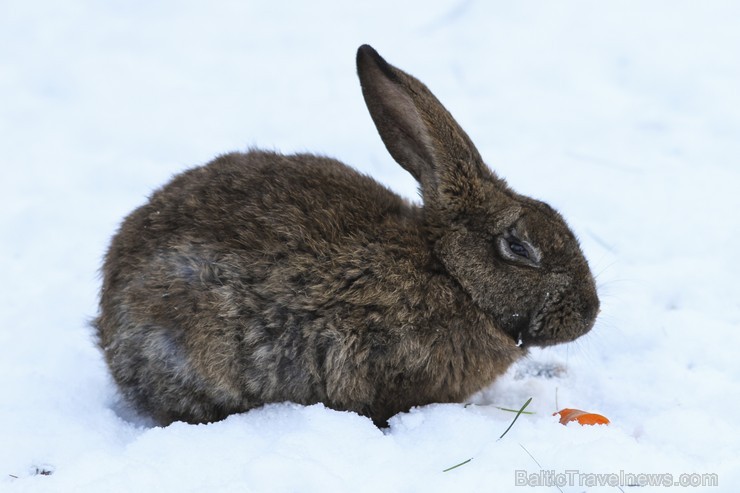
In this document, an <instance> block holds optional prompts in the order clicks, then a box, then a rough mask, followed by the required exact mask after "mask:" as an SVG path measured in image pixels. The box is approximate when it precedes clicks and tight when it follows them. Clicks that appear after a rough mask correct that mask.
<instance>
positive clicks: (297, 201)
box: [94, 45, 599, 426]
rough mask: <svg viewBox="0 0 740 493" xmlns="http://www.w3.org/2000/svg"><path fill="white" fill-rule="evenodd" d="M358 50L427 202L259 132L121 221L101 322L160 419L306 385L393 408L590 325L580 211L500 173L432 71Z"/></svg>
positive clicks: (380, 408) (452, 392)
mask: <svg viewBox="0 0 740 493" xmlns="http://www.w3.org/2000/svg"><path fill="white" fill-rule="evenodd" d="M357 68H358V74H359V78H360V82H361V86H362V92H363V96H364V98H365V101H366V103H367V107H368V109H369V111H370V114H371V117H372V119H373V121H374V122H375V125H376V127H377V128H378V131H379V133H380V136H381V138H382V140H383V142H384V143H385V145H386V147H387V149H388V151H389V152H390V154H391V155H392V156H393V158H394V159H395V160H396V161H397V162H398V163H399V164H400V165H401V166H402V167H403V168H405V169H406V170H407V171H408V172H410V173H411V174H412V175H413V176H414V178H415V179H416V180H417V181H418V182H419V185H420V192H421V196H422V199H423V205H422V206H418V205H414V204H412V203H410V202H408V201H406V200H404V199H402V198H401V197H399V196H398V195H396V194H395V193H393V192H391V191H389V190H388V189H386V188H385V187H383V186H381V185H380V184H378V183H377V182H376V181H375V180H373V179H372V178H370V177H368V176H366V175H363V174H361V173H359V172H357V171H355V170H354V169H352V168H350V167H348V166H346V165H345V164H342V163H341V162H338V161H336V160H334V159H330V158H326V157H321V156H316V155H312V154H296V155H281V154H277V153H273V152H264V151H258V150H253V151H250V152H247V153H231V154H226V155H222V156H220V157H218V158H216V159H215V160H213V161H212V162H210V163H208V164H206V165H204V166H201V167H197V168H194V169H190V170H188V171H186V172H184V173H182V174H180V175H178V176H176V177H174V179H172V181H171V182H170V183H168V184H167V185H165V186H164V187H162V188H161V189H159V190H157V191H156V192H155V193H154V194H153V195H152V196H151V198H150V200H149V201H148V202H147V203H146V204H144V205H143V206H141V207H139V208H138V209H136V210H135V211H134V212H132V213H131V214H130V215H129V216H128V217H127V218H126V219H125V220H124V222H123V224H122V225H121V227H120V229H119V231H118V232H117V234H116V235H115V236H114V237H113V240H112V242H111V245H110V248H109V250H108V252H107V255H106V257H105V262H104V266H103V285H102V290H101V299H100V312H99V316H98V317H97V319H96V320H95V321H94V325H95V327H96V329H97V335H98V337H99V343H100V346H101V348H102V349H103V352H104V355H105V359H106V361H107V364H108V366H109V367H110V370H111V373H112V375H113V377H114V379H115V381H116V383H117V385H118V387H119V389H120V391H121V393H122V395H123V396H124V397H125V398H126V399H127V400H128V401H129V402H130V403H132V404H133V405H134V407H135V408H136V409H138V410H139V411H141V412H144V413H146V414H148V415H150V416H152V417H154V418H155V419H156V420H157V421H158V422H159V423H160V424H168V423H171V422H173V421H186V422H189V423H201V422H211V421H216V420H220V419H223V418H224V417H226V416H227V415H229V414H232V413H239V412H244V411H247V410H249V409H252V408H254V407H257V406H261V405H263V404H266V403H273V402H283V401H292V402H295V403H299V404H313V403H319V402H321V403H324V404H325V405H326V406H328V407H331V408H334V409H338V410H349V411H354V412H357V413H359V414H362V415H365V416H368V417H370V418H371V419H372V420H373V421H374V422H375V423H376V424H378V425H380V426H382V425H385V424H386V422H387V420H388V419H389V418H390V417H391V416H393V415H395V414H397V413H399V412H401V411H406V410H408V409H409V408H411V407H413V406H419V405H424V404H428V403H432V402H459V401H462V400H464V399H465V398H466V397H468V396H469V395H471V394H472V393H474V392H476V391H478V390H480V389H482V388H484V387H485V386H487V385H489V384H490V383H491V382H492V381H493V380H494V379H495V378H496V377H497V376H498V375H501V374H502V373H504V372H505V371H506V369H507V368H508V367H509V366H510V365H511V364H512V363H513V362H514V361H516V360H517V359H519V358H521V357H522V356H523V355H524V354H525V353H526V350H527V347H529V346H547V345H551V344H557V343H562V342H567V341H571V340H573V339H575V338H577V337H579V336H581V335H582V334H584V333H586V332H588V331H589V330H590V329H591V327H592V326H593V324H594V321H595V318H596V315H597V313H598V310H599V299H598V296H597V292H596V287H595V284H594V279H593V277H592V275H591V272H590V269H589V267H588V264H587V262H586V260H585V258H584V256H583V254H582V253H581V250H580V247H579V245H578V242H577V240H576V238H575V236H574V234H573V233H572V232H571V230H570V229H569V228H568V226H567V225H566V223H565V221H564V220H563V218H562V217H561V216H560V215H559V214H558V213H557V212H556V211H555V210H553V209H552V208H551V207H550V206H548V205H547V204H545V203H543V202H540V201H537V200H534V199H531V198H529V197H526V196H523V195H519V194H517V193H516V192H514V191H513V190H511V189H510V188H509V187H508V186H507V185H506V183H505V182H504V181H503V180H502V179H501V178H499V177H497V176H496V175H495V174H494V173H493V172H492V171H491V170H490V169H489V168H488V167H487V166H486V165H485V164H484V163H483V160H482V159H481V157H480V155H479V153H478V151H477V150H476V148H475V146H474V145H473V143H472V142H471V141H470V139H469V138H468V136H467V135H466V134H465V132H464V131H463V130H462V129H461V128H460V126H459V125H458V124H457V123H456V122H455V120H454V119H453V118H452V116H450V114H449V113H448V112H447V110H446V109H445V108H444V107H443V106H442V105H441V103H440V102H439V101H438V100H437V99H436V98H435V97H434V95H432V93H431V92H430V91H429V90H428V89H427V87H426V86H424V85H423V84H422V83H421V82H419V81H418V80H417V79H415V78H414V77H412V76H410V75H408V74H406V73H405V72H402V71H401V70H399V69H397V68H395V67H393V66H391V65H390V64H388V63H387V62H386V61H385V60H384V59H383V58H381V57H380V55H378V53H377V52H376V51H375V50H374V49H373V48H371V47H370V46H368V45H363V46H361V47H360V48H359V50H358V53H357Z"/></svg>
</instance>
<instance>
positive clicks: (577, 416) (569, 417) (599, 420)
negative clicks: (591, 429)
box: [553, 408, 609, 425]
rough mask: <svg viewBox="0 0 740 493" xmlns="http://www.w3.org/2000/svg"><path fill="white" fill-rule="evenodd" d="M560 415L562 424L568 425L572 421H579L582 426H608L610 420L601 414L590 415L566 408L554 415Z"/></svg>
mask: <svg viewBox="0 0 740 493" xmlns="http://www.w3.org/2000/svg"><path fill="white" fill-rule="evenodd" d="M556 414H559V415H560V423H562V424H567V423H570V422H571V421H578V423H579V424H581V425H608V424H609V420H608V419H607V418H606V417H605V416H602V415H601V414H596V413H589V412H586V411H581V410H580V409H570V408H565V409H561V410H560V411H558V412H556V413H554V414H553V416H555V415H556Z"/></svg>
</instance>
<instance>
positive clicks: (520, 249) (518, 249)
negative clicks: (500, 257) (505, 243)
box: [509, 240, 529, 259]
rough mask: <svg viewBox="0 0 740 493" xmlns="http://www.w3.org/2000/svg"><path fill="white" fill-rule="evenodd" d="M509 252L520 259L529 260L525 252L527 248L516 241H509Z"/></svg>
mask: <svg viewBox="0 0 740 493" xmlns="http://www.w3.org/2000/svg"><path fill="white" fill-rule="evenodd" d="M509 250H511V252H512V253H514V254H515V255H519V256H520V257H524V258H526V259H528V258H529V250H527V247H525V246H524V245H522V244H521V243H519V242H518V241H515V240H509Z"/></svg>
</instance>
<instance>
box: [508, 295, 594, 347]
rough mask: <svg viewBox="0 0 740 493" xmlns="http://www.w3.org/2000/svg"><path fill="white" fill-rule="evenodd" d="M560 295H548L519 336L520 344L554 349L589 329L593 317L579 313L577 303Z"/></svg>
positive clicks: (592, 322)
mask: <svg viewBox="0 0 740 493" xmlns="http://www.w3.org/2000/svg"><path fill="white" fill-rule="evenodd" d="M571 298H572V297H569V296H564V295H563V293H547V295H546V296H545V299H544V300H543V302H542V306H541V307H540V309H539V310H538V311H537V312H536V314H535V315H534V316H533V317H532V318H531V321H530V324H529V327H527V329H526V330H525V331H523V332H522V333H521V335H520V339H521V345H522V346H524V347H527V346H539V347H545V346H553V345H555V344H561V343H564V342H571V341H573V340H575V339H577V338H578V337H580V336H582V335H583V334H585V333H587V332H588V331H589V330H591V327H592V326H593V324H594V320H593V319H594V318H595V317H589V316H587V315H585V314H584V313H581V311H579V310H578V308H577V306H579V305H578V303H577V301H576V300H574V299H571Z"/></svg>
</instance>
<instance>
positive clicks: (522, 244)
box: [498, 234, 542, 267]
mask: <svg viewBox="0 0 740 493" xmlns="http://www.w3.org/2000/svg"><path fill="white" fill-rule="evenodd" d="M498 250H499V252H500V254H501V256H502V257H504V258H505V259H506V260H509V261H511V262H516V263H518V264H524V265H528V266H530V267H539V266H540V259H541V256H542V254H541V253H540V251H539V250H538V249H537V247H535V246H533V245H531V244H529V243H527V242H526V241H522V240H520V239H519V238H517V237H516V236H514V235H513V234H508V235H506V236H500V237H499V239H498Z"/></svg>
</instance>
